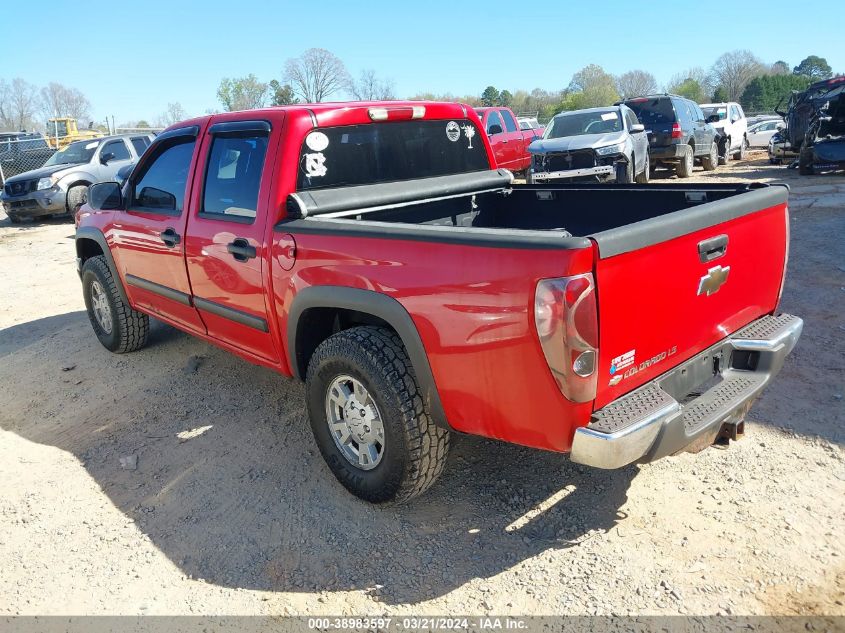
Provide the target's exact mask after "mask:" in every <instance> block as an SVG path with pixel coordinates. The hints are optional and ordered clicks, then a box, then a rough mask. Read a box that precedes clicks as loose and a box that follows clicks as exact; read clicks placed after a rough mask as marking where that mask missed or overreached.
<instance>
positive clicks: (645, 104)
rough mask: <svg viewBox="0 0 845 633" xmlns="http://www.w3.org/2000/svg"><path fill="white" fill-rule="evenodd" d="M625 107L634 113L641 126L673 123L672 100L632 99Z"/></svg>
mask: <svg viewBox="0 0 845 633" xmlns="http://www.w3.org/2000/svg"><path fill="white" fill-rule="evenodd" d="M625 105H626V106H628V107H629V108H631V109H632V110H633V111H634V114H636V115H637V118H638V119H639V120H640V123H642V124H643V125H650V124H653V123H674V122H675V108H673V107H672V100H671V99H669V98H667V97H657V98H655V99H647V98H643V99H632V100H631V101H626V102H625Z"/></svg>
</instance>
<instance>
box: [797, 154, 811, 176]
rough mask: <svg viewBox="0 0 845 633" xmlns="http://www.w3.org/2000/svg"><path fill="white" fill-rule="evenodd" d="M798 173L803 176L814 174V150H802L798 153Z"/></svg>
mask: <svg viewBox="0 0 845 633" xmlns="http://www.w3.org/2000/svg"><path fill="white" fill-rule="evenodd" d="M798 173H799V174H801V175H802V176H812V175H813V173H814V170H813V151H812V150H810V151H807V150H803V149H802V150H801V152H800V153H799V154H798Z"/></svg>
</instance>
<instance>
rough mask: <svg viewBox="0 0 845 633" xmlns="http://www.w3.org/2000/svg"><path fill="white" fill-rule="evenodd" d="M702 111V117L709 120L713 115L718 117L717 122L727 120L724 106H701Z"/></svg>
mask: <svg viewBox="0 0 845 633" xmlns="http://www.w3.org/2000/svg"><path fill="white" fill-rule="evenodd" d="M701 109H702V110H703V111H704V116H705V117H706V118H708V119H709V118H710V117H711V116H713V115H714V114H718V115H719V120H720V121H724V120H725V119H727V118H728V108H727V107H726V106H701Z"/></svg>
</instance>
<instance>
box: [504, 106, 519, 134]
mask: <svg viewBox="0 0 845 633" xmlns="http://www.w3.org/2000/svg"><path fill="white" fill-rule="evenodd" d="M502 117H503V118H504V119H505V129H506V130H507V131H508V132H516V121H514V120H513V116H511V113H510V112H508V111H507V110H502Z"/></svg>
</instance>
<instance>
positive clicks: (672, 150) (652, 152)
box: [648, 143, 687, 160]
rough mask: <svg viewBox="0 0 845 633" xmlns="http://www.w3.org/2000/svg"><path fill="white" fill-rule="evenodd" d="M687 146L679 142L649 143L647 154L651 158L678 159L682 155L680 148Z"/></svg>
mask: <svg viewBox="0 0 845 633" xmlns="http://www.w3.org/2000/svg"><path fill="white" fill-rule="evenodd" d="M683 147H687V146H686V145H681V144H680V143H677V144H674V145H649V148H648V156H649V158H652V159H658V160H675V159H680V158H681V156H682V155H683V150H682V149H681V148H683Z"/></svg>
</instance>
